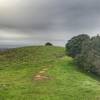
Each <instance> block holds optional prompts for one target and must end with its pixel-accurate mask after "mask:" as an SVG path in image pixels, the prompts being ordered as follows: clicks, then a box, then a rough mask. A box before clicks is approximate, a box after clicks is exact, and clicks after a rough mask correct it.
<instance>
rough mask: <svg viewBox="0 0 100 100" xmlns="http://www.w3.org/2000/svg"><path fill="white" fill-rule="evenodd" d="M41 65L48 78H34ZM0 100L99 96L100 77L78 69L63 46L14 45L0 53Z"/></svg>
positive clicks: (90, 99)
mask: <svg viewBox="0 0 100 100" xmlns="http://www.w3.org/2000/svg"><path fill="white" fill-rule="evenodd" d="M43 68H48V70H47V71H46V73H45V75H46V76H48V77H49V79H47V80H34V76H35V75H37V73H38V72H39V71H41V70H42V69H43ZM0 100H100V81H99V78H98V77H97V76H94V75H92V74H87V73H85V72H82V71H80V70H79V69H78V68H77V66H75V64H74V61H73V59H72V58H71V57H68V56H65V53H64V48H61V47H53V46H52V47H49V46H46V47H45V46H34V47H24V48H18V49H13V50H9V51H5V52H1V53H0Z"/></svg>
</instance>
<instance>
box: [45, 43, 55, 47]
mask: <svg viewBox="0 0 100 100" xmlns="http://www.w3.org/2000/svg"><path fill="white" fill-rule="evenodd" d="M45 46H53V44H52V43H50V42H47V43H46V44H45Z"/></svg>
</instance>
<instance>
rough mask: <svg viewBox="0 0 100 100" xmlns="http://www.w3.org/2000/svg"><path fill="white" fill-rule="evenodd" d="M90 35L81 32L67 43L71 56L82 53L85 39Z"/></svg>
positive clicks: (68, 52) (67, 50) (67, 49)
mask: <svg viewBox="0 0 100 100" xmlns="http://www.w3.org/2000/svg"><path fill="white" fill-rule="evenodd" d="M89 38H90V37H89V36H88V35H86V34H81V35H78V36H75V37H73V38H72V39H71V40H69V41H68V43H67V44H66V52H67V54H68V55H69V56H72V57H75V56H77V55H79V54H80V53H81V49H82V44H83V42H84V41H86V40H88V39H89Z"/></svg>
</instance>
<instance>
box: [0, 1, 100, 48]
mask: <svg viewBox="0 0 100 100" xmlns="http://www.w3.org/2000/svg"><path fill="white" fill-rule="evenodd" d="M81 33H82V34H83V33H85V34H89V35H96V34H99V33H100V0H0V47H17V46H25V45H39V44H44V43H45V42H47V41H49V42H52V43H53V44H55V45H59V46H64V45H65V43H66V42H67V40H69V39H70V38H71V37H73V36H75V35H78V34H81Z"/></svg>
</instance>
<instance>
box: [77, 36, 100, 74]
mask: <svg viewBox="0 0 100 100" xmlns="http://www.w3.org/2000/svg"><path fill="white" fill-rule="evenodd" d="M76 62H77V64H78V65H79V66H81V67H82V68H84V69H85V70H87V71H90V72H93V73H96V74H99V75H100V36H96V37H93V38H91V39H90V40H88V41H85V42H84V43H83V46H82V52H81V54H80V55H78V56H77V57H76Z"/></svg>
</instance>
